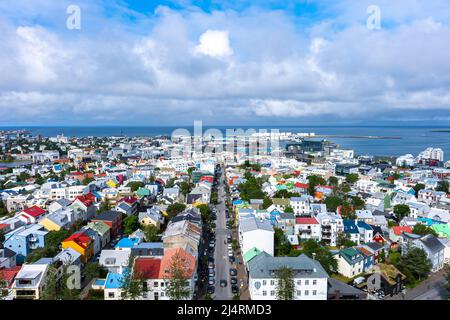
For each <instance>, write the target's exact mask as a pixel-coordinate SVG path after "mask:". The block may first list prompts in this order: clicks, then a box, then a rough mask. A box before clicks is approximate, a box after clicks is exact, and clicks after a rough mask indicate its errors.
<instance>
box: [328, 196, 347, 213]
mask: <svg viewBox="0 0 450 320" xmlns="http://www.w3.org/2000/svg"><path fill="white" fill-rule="evenodd" d="M324 202H325V205H326V206H327V210H328V211H330V212H336V210H337V208H338V207H339V206H341V205H342V204H343V203H344V201H343V200H342V198H341V197H338V196H331V195H330V196H329V197H326V198H325V201H324Z"/></svg>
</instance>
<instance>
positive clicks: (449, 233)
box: [431, 223, 450, 238]
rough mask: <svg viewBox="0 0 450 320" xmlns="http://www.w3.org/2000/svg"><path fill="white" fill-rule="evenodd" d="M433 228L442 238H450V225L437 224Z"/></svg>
mask: <svg viewBox="0 0 450 320" xmlns="http://www.w3.org/2000/svg"><path fill="white" fill-rule="evenodd" d="M431 227H432V228H433V230H434V231H436V233H437V234H438V235H439V236H440V237H445V238H450V228H449V226H448V224H443V223H435V224H433V225H432V226H431Z"/></svg>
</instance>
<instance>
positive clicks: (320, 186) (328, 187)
mask: <svg viewBox="0 0 450 320" xmlns="http://www.w3.org/2000/svg"><path fill="white" fill-rule="evenodd" d="M317 188H325V189H333V187H330V186H322V185H318V186H317Z"/></svg>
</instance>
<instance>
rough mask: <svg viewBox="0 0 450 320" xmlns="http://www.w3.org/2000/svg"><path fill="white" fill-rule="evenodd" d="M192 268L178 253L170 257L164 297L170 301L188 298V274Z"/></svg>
mask: <svg viewBox="0 0 450 320" xmlns="http://www.w3.org/2000/svg"><path fill="white" fill-rule="evenodd" d="M192 268H193V266H191V265H190V262H189V260H188V259H186V258H184V257H182V256H181V255H180V251H179V250H177V252H176V253H175V254H174V255H173V256H172V258H171V261H170V265H169V279H168V282H167V286H166V295H167V296H168V297H169V299H170V300H184V299H187V298H189V294H190V288H189V286H188V282H189V278H190V276H189V273H190V272H191V271H192Z"/></svg>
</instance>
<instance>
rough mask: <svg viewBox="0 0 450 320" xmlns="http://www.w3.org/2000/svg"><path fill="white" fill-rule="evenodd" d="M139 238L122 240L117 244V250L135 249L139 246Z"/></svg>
mask: <svg viewBox="0 0 450 320" xmlns="http://www.w3.org/2000/svg"><path fill="white" fill-rule="evenodd" d="M139 241H140V240H139V239H138V238H122V239H120V240H119V242H118V243H117V244H116V246H115V248H133V247H134V246H136V245H138V244H139Z"/></svg>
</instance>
